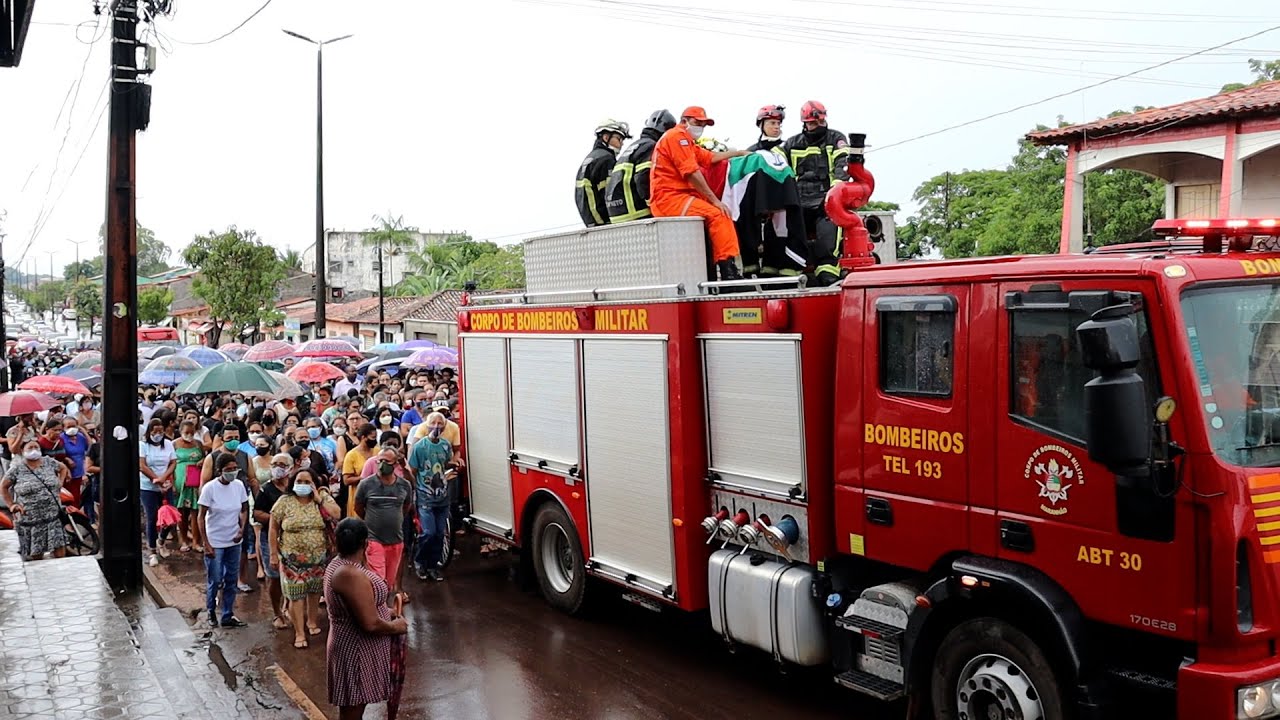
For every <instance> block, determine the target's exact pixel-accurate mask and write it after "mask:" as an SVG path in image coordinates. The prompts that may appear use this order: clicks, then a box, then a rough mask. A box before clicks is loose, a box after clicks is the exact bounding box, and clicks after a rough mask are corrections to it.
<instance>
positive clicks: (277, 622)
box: [271, 617, 293, 630]
mask: <svg viewBox="0 0 1280 720" xmlns="http://www.w3.org/2000/svg"><path fill="white" fill-rule="evenodd" d="M271 627H273V628H275V629H277V630H284V629H285V628H290V627H293V626H292V625H290V624H289V621H288V620H285V619H284V618H282V617H275V618H272V620H271Z"/></svg>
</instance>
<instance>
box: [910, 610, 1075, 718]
mask: <svg viewBox="0 0 1280 720" xmlns="http://www.w3.org/2000/svg"><path fill="white" fill-rule="evenodd" d="M1060 688H1061V684H1060V683H1059V681H1058V677H1057V674H1056V673H1055V672H1054V671H1053V667H1052V665H1051V664H1050V663H1049V660H1048V659H1047V658H1046V657H1045V654H1044V652H1043V651H1041V650H1040V648H1039V647H1037V646H1036V644H1035V642H1034V641H1032V640H1031V638H1029V637H1027V635H1026V634H1025V633H1023V632H1022V631H1020V630H1018V629H1017V628H1015V627H1013V626H1012V625H1009V624H1008V623H1005V622H1002V621H1000V620H997V619H995V618H989V617H984V618H976V619H973V620H968V621H965V622H964V623H961V624H960V625H958V626H956V627H955V628H954V629H953V630H952V631H951V632H950V633H948V634H947V637H946V638H945V639H944V640H943V641H942V645H941V647H940V648H939V650H938V655H937V657H936V659H935V661H934V663H933V672H932V675H931V678H930V695H931V700H932V704H933V710H934V714H933V716H934V717H935V718H937V720H965V719H966V718H967V719H968V720H977V719H980V718H991V717H999V718H1010V719H1011V720H1013V719H1016V720H1065V718H1067V717H1068V716H1067V714H1066V712H1065V710H1064V702H1063V697H1062V691H1061V689H1060Z"/></svg>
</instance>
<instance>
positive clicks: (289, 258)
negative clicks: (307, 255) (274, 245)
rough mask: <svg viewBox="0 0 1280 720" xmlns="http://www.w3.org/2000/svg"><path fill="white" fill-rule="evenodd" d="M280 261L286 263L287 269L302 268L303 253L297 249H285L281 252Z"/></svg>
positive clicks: (285, 267)
mask: <svg viewBox="0 0 1280 720" xmlns="http://www.w3.org/2000/svg"><path fill="white" fill-rule="evenodd" d="M280 263H281V264H282V265H284V269H285V270H301V269H302V253H300V252H298V251H297V250H285V251H284V252H282V253H280Z"/></svg>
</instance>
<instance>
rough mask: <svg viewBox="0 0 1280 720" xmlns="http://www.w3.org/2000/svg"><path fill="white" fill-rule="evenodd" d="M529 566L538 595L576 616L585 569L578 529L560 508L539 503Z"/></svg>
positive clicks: (583, 596) (584, 591)
mask: <svg viewBox="0 0 1280 720" xmlns="http://www.w3.org/2000/svg"><path fill="white" fill-rule="evenodd" d="M533 569H534V572H535V573H536V574H537V576H538V585H539V586H540V587H541V588H542V596H543V597H544V598H546V599H547V603H548V604H550V605H551V607H554V608H555V609H557V610H559V611H561V612H564V613H568V614H569V615H576V614H577V613H578V612H580V611H581V610H582V606H583V601H584V600H585V599H586V595H587V568H586V563H585V561H584V560H583V559H582V543H581V542H580V541H579V540H578V530H577V528H575V527H574V525H573V521H572V520H570V519H569V515H568V514H567V513H565V511H564V509H563V508H561V507H560V506H559V505H556V504H555V503H547V504H546V505H543V506H542V507H541V508H540V509H539V510H538V514H537V515H536V516H534V520H533Z"/></svg>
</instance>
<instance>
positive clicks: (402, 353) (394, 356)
mask: <svg viewBox="0 0 1280 720" xmlns="http://www.w3.org/2000/svg"><path fill="white" fill-rule="evenodd" d="M413 352H414V351H413V350H392V351H391V352H389V353H387V354H385V355H383V356H382V357H374V358H369V359H368V360H365V361H364V362H362V363H360V364H359V365H357V366H356V372H358V373H363V372H364V371H365V370H366V369H367V368H369V367H370V366H372V365H375V364H378V363H383V362H386V361H388V360H404V359H405V358H407V357H409V356H410V355H412V354H413Z"/></svg>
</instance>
